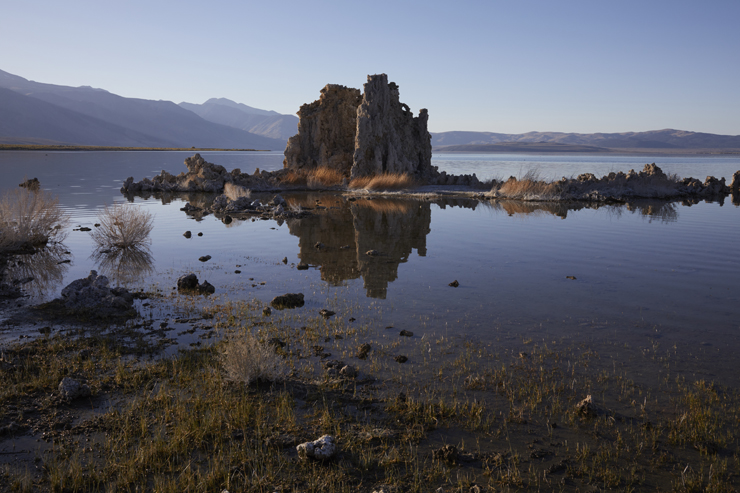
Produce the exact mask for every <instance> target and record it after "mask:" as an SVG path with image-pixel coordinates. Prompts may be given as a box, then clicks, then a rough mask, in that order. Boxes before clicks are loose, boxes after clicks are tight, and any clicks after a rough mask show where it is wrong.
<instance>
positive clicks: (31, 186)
mask: <svg viewBox="0 0 740 493" xmlns="http://www.w3.org/2000/svg"><path fill="white" fill-rule="evenodd" d="M18 186H19V187H22V188H25V189H27V190H29V191H31V192H35V191H36V190H38V189H39V188H40V187H41V183H39V179H38V178H31V179H28V180H26V181H24V182H23V183H21V184H19V185H18Z"/></svg>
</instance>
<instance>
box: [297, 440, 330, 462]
mask: <svg viewBox="0 0 740 493" xmlns="http://www.w3.org/2000/svg"><path fill="white" fill-rule="evenodd" d="M296 450H297V451H298V457H300V458H301V459H304V460H306V459H315V460H329V459H332V458H333V457H334V456H335V455H336V454H337V446H336V444H335V442H334V437H333V436H331V435H324V436H322V437H321V438H319V439H318V440H314V441H313V442H306V443H302V444H300V445H298V446H297V447H296Z"/></svg>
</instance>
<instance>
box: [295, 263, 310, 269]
mask: <svg viewBox="0 0 740 493" xmlns="http://www.w3.org/2000/svg"><path fill="white" fill-rule="evenodd" d="M295 268H296V269H298V270H308V264H306V263H304V262H300V263H298V265H296V267H295Z"/></svg>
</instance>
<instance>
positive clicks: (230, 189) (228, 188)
mask: <svg viewBox="0 0 740 493" xmlns="http://www.w3.org/2000/svg"><path fill="white" fill-rule="evenodd" d="M224 195H226V196H227V197H228V198H229V200H237V199H240V198H242V197H246V198H248V199H249V198H251V197H252V191H251V190H249V189H248V188H246V187H242V186H240V185H234V184H233V183H225V184H224Z"/></svg>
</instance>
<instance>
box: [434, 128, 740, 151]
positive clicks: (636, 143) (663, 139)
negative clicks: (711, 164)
mask: <svg viewBox="0 0 740 493" xmlns="http://www.w3.org/2000/svg"><path fill="white" fill-rule="evenodd" d="M525 143H539V144H568V145H578V146H594V147H600V148H607V149H653V150H660V149H664V150H668V149H740V135H736V136H733V135H716V134H708V133H701V132H689V131H686V130H674V129H664V130H651V131H648V132H623V133H595V134H579V133H564V132H528V133H524V134H502V133H493V132H442V133H432V147H433V148H435V149H437V150H443V149H447V150H457V151H460V150H464V149H462V148H460V146H476V147H477V149H478V151H481V150H482V148H481V147H480V146H489V147H488V149H489V150H495V149H496V148H495V147H494V145H496V144H525ZM448 146H456V147H457V149H452V148H451V147H448ZM469 150H470V151H471V152H476V151H474V150H473V149H469Z"/></svg>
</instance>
